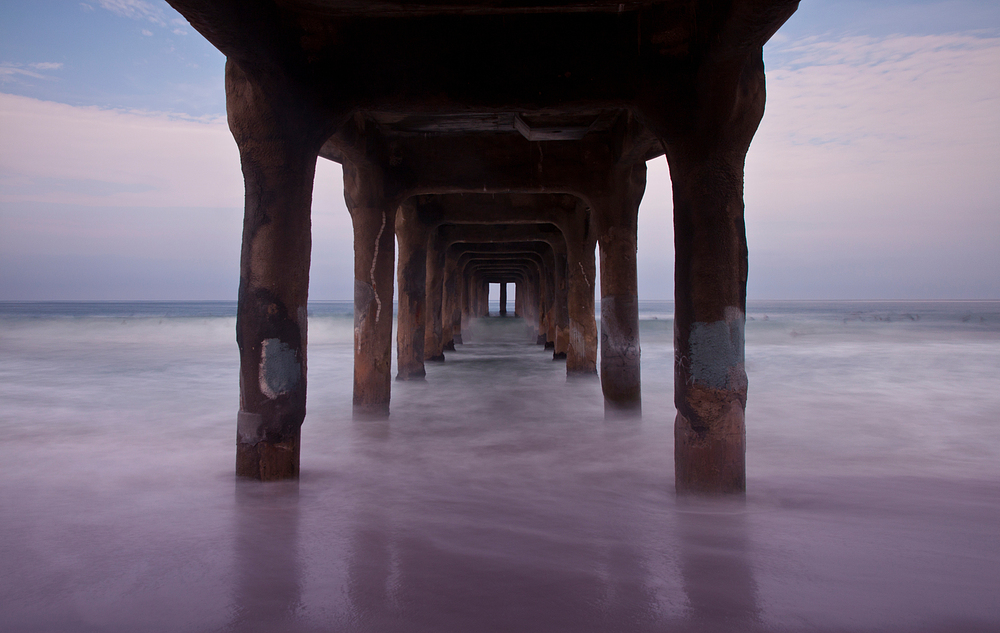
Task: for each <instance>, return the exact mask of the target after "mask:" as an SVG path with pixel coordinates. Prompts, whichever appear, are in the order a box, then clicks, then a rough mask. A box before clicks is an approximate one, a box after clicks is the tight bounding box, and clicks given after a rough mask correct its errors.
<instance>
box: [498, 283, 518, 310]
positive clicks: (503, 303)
mask: <svg viewBox="0 0 1000 633" xmlns="http://www.w3.org/2000/svg"><path fill="white" fill-rule="evenodd" d="M516 305H517V304H516V302H515V306H516ZM500 316H507V283H506V282H503V281H501V282H500Z"/></svg>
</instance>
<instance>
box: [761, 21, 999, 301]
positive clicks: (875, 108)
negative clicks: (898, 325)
mask: <svg viewBox="0 0 1000 633" xmlns="http://www.w3.org/2000/svg"><path fill="white" fill-rule="evenodd" d="M765 62H766V63H767V64H768V70H767V82H768V83H767V91H768V103H767V109H766V112H765V115H764V120H763V121H762V123H761V126H760V129H759V130H758V132H757V135H756V137H755V139H754V141H753V144H752V146H751V148H750V152H749V154H748V156H747V169H746V214H747V231H748V235H749V240H750V251H751V267H752V268H753V267H754V262H757V264H758V267H757V270H758V271H759V270H761V267H762V264H763V267H764V268H767V267H770V270H771V271H772V272H775V271H782V270H783V271H785V272H784V273H783V274H784V275H785V276H786V277H787V276H788V273H789V271H792V270H803V271H804V270H805V269H806V268H809V269H811V270H813V271H818V272H817V273H816V274H817V275H819V276H818V277H813V279H812V280H811V282H810V284H811V285H812V286H813V288H814V289H813V290H812V291H811V293H809V294H810V296H817V295H819V296H822V294H823V291H822V290H819V291H817V290H815V288H824V287H826V288H830V287H833V286H832V285H831V284H833V285H836V286H837V287H838V288H854V289H855V292H854V296H860V295H859V294H858V292H859V289H864V288H866V286H873V287H874V285H876V284H875V281H876V280H875V279H874V278H872V276H871V275H872V268H871V266H875V263H874V262H878V273H879V275H878V277H879V280H880V281H879V282H878V283H881V284H882V286H881V291H876V290H873V291H872V292H873V293H880V296H889V295H890V294H891V293H892V292H894V288H901V287H903V286H904V285H907V284H908V285H909V287H911V288H917V287H920V284H919V283H918V281H917V280H919V278H920V277H921V276H925V275H926V273H927V271H928V266H929V264H928V262H934V266H940V267H941V268H940V271H939V273H938V274H937V278H938V280H937V281H936V282H935V283H938V286H937V287H936V288H937V289H936V290H932V289H928V288H926V287H925V290H924V292H926V293H930V294H935V296H948V291H947V289H946V284H945V282H942V281H940V280H941V279H944V278H948V277H949V276H950V277H951V278H953V279H963V280H970V279H978V280H980V281H981V282H982V283H984V284H985V283H987V281H988V280H987V279H986V277H988V276H989V274H987V275H986V277H984V276H983V271H984V270H993V269H995V267H996V266H997V265H998V264H1000V257H998V256H997V254H996V253H997V249H996V245H995V236H996V235H998V234H1000V180H998V179H997V178H996V177H995V175H994V174H995V171H996V169H997V167H998V166H1000V38H996V37H978V36H976V35H972V34H950V35H928V36H904V35H897V36H889V37H883V38H873V37H844V38H840V39H830V40H824V39H819V38H809V39H803V40H798V41H790V42H785V43H779V44H778V45H777V46H774V47H771V46H770V45H769V47H768V48H767V49H765ZM983 236H991V237H990V238H989V239H983ZM864 262H869V263H870V264H871V266H868V265H866V264H864ZM765 274H767V273H765ZM793 276H794V275H793ZM759 281H761V278H760V277H757V278H756V281H755V278H754V275H751V284H750V285H751V288H753V287H754V284H755V283H758V282H759ZM991 283H992V282H991ZM810 284H800V285H801V286H803V287H807V286H809V285H810ZM779 285H780V284H779ZM995 286H996V284H995V283H992V287H993V288H994V289H993V290H991V291H990V292H993V293H995V292H996V290H995ZM786 287H787V286H786ZM837 292H838V294H840V296H851V294H852V293H851V292H850V291H849V290H844V291H840V290H838V291H837ZM768 294H769V296H775V294H773V293H771V292H769V293H768ZM799 294H801V293H799ZM965 294H966V295H969V293H968V292H965ZM827 296H829V295H827ZM872 296H874V294H873V295H872ZM909 296H919V291H912V292H909ZM925 296H927V295H925Z"/></svg>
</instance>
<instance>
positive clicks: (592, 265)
mask: <svg viewBox="0 0 1000 633" xmlns="http://www.w3.org/2000/svg"><path fill="white" fill-rule="evenodd" d="M579 207H580V208H579V209H578V212H577V214H576V216H575V217H574V218H573V219H571V220H570V221H568V222H566V223H565V226H564V227H560V228H562V230H563V234H564V235H565V237H566V268H567V272H568V277H569V289H568V300H567V306H568V315H569V347H568V349H567V351H566V375H567V376H596V375H597V338H598V337H597V321H596V320H595V318H594V292H595V290H596V289H595V288H594V284H595V282H596V281H597V267H596V262H595V259H594V248H595V242H596V234H595V231H594V230H593V227H591V214H590V212H589V210H588V209H586V207H585V205H584V203H583V202H582V201H581V202H580V203H579Z"/></svg>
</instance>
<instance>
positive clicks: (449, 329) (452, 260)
mask: <svg viewBox="0 0 1000 633" xmlns="http://www.w3.org/2000/svg"><path fill="white" fill-rule="evenodd" d="M441 294H442V305H443V308H442V310H443V314H442V316H441V320H442V321H441V341H442V344H441V349H442V350H443V351H448V350H454V349H455V344H456V343H458V344H459V345H461V343H462V285H461V275H460V273H459V270H458V252H457V251H456V250H455V249H453V248H449V249H447V250H445V257H444V287H443V288H442V289H441Z"/></svg>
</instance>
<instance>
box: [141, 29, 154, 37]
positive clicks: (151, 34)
mask: <svg viewBox="0 0 1000 633" xmlns="http://www.w3.org/2000/svg"><path fill="white" fill-rule="evenodd" d="M142 34H143V35H145V36H146V37H152V36H153V32H152V31H150V30H149V29H143V30H142Z"/></svg>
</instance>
